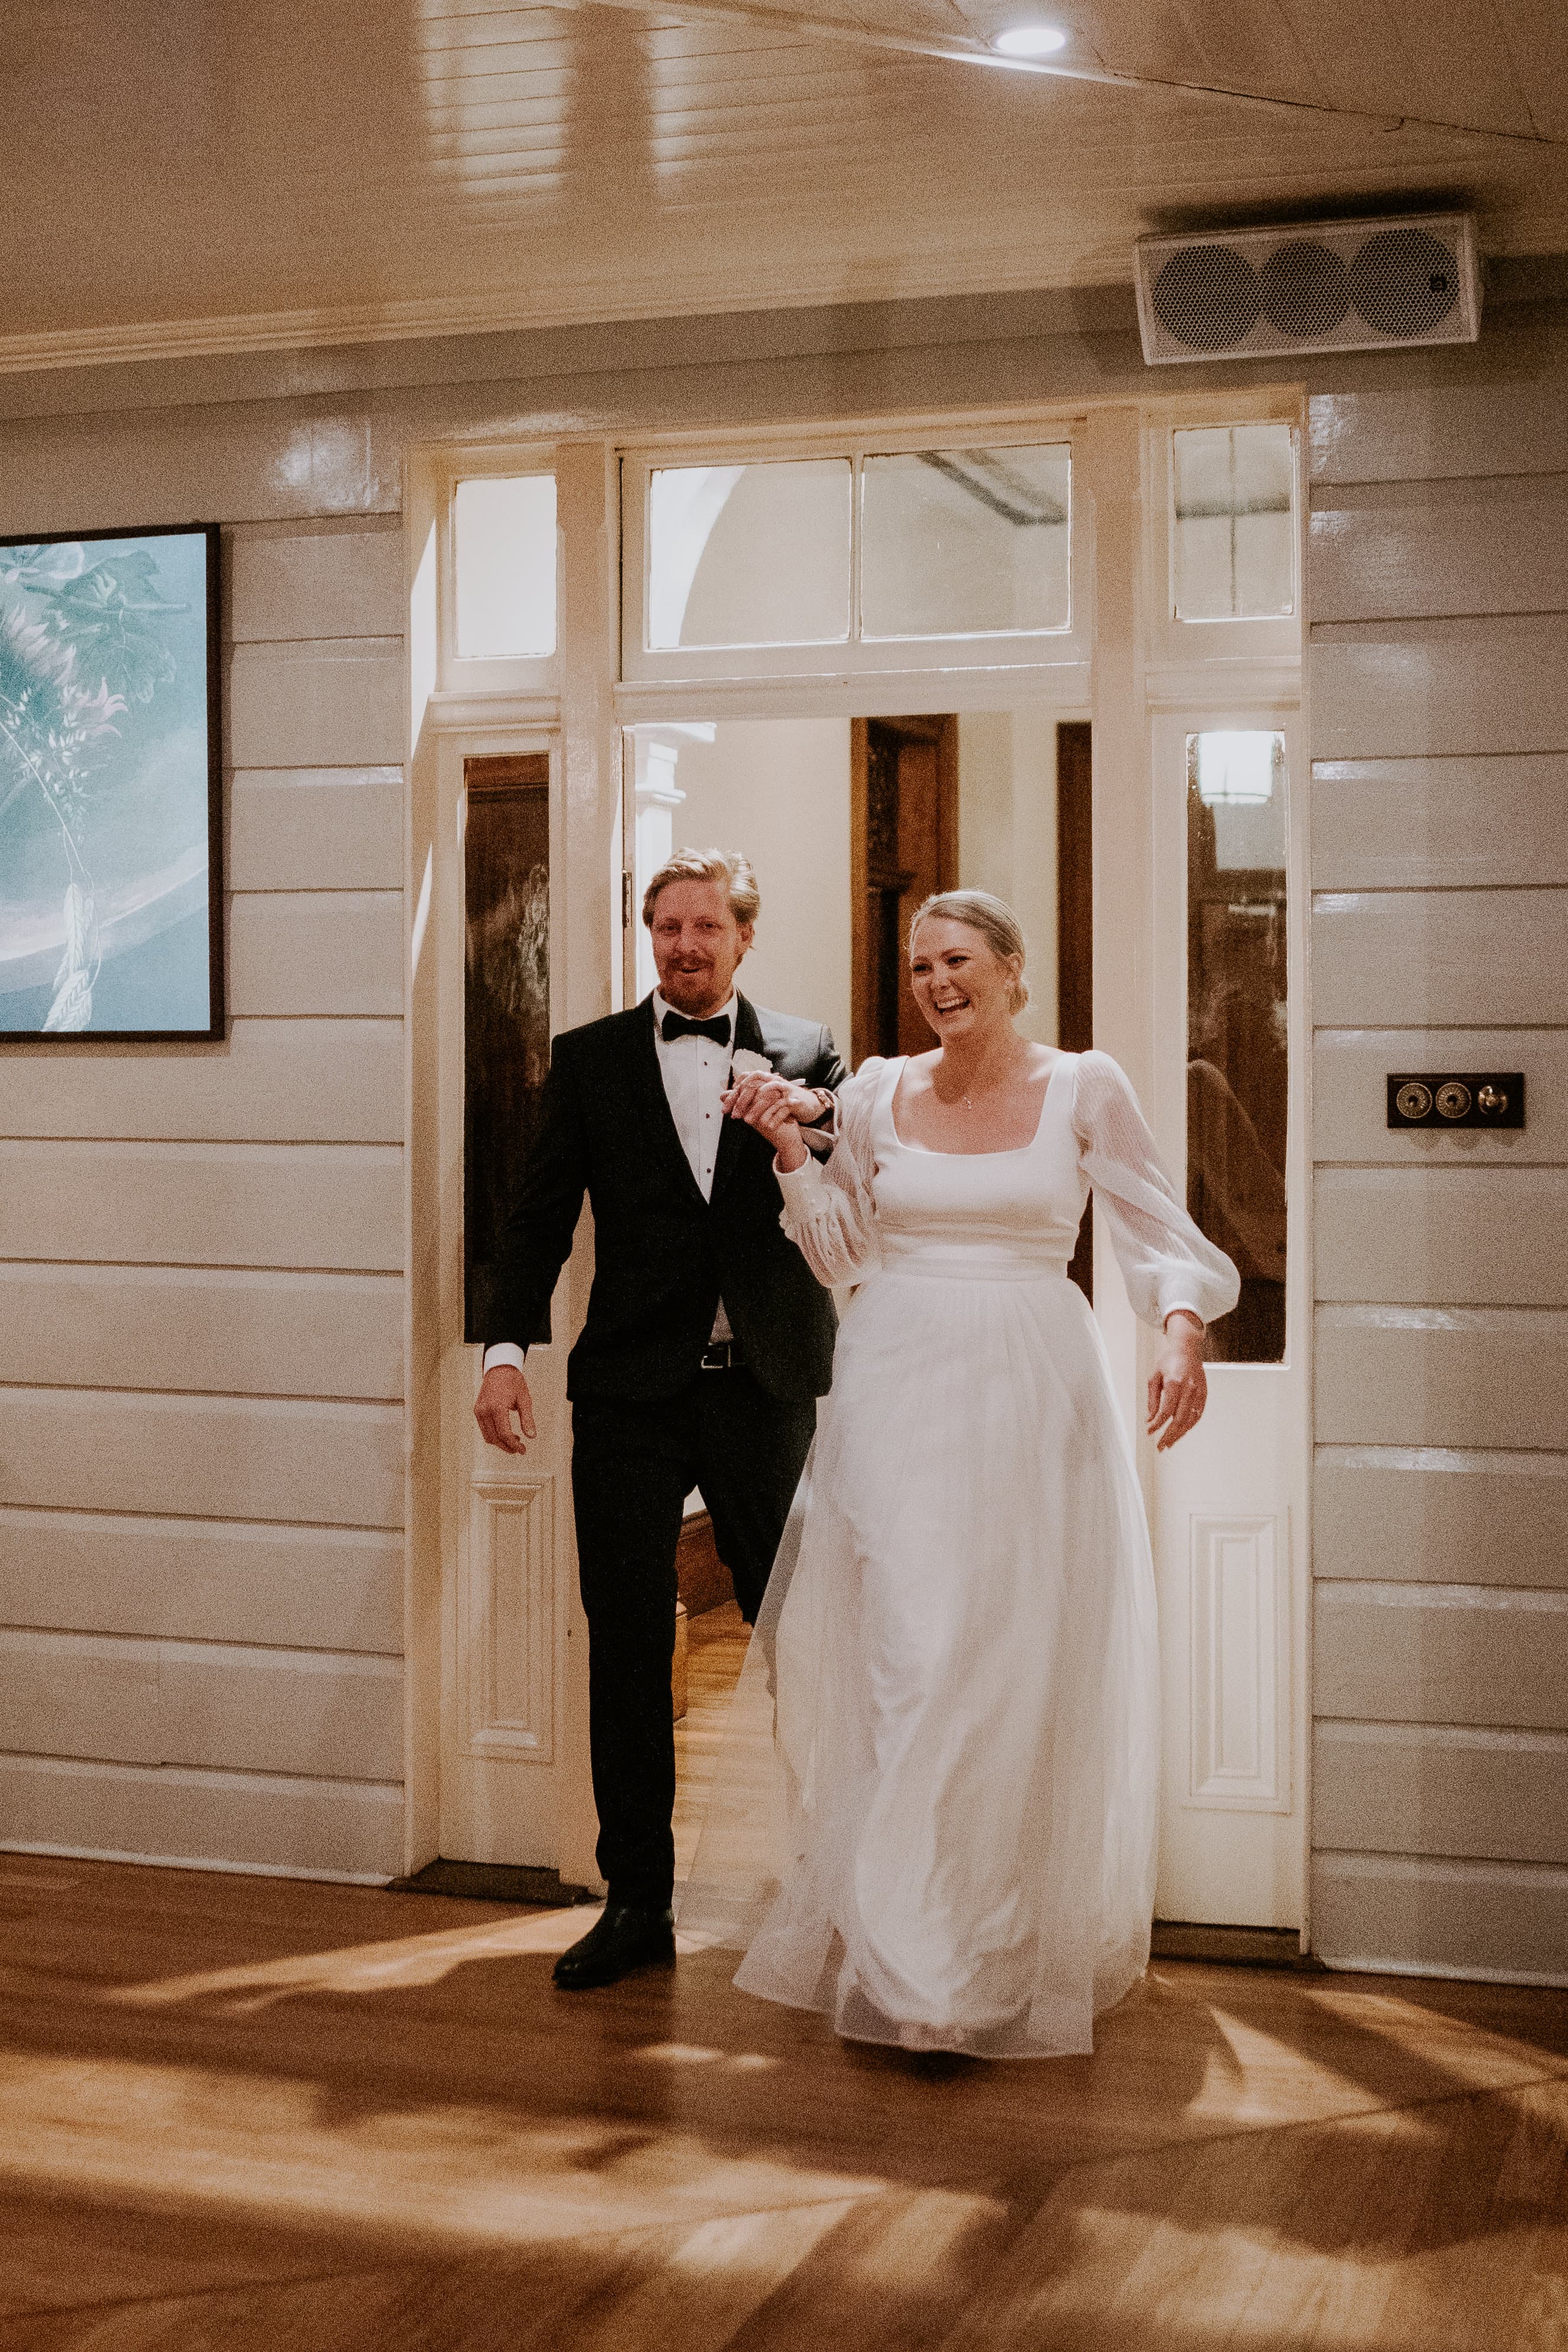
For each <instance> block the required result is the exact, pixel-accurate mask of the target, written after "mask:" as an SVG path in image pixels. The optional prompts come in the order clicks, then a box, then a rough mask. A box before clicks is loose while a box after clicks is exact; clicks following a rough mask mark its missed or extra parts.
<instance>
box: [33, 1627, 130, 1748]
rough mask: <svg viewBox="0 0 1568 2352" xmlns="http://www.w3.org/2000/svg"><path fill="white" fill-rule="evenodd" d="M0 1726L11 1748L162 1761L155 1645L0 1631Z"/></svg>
mask: <svg viewBox="0 0 1568 2352" xmlns="http://www.w3.org/2000/svg"><path fill="white" fill-rule="evenodd" d="M0 1726H3V1727H4V1729H3V1731H0V1739H3V1741H4V1744H5V1747H6V1748H10V1749H14V1750H25V1749H30V1750H31V1751H32V1752H33V1754H35V1755H38V1756H83V1757H99V1758H102V1759H110V1760H111V1761H114V1762H117V1763H121V1764H160V1763H162V1762H163V1748H162V1735H161V1729H160V1702H159V1690H158V1652H157V1648H156V1645H155V1644H154V1643H147V1642H129V1643H128V1642H116V1641H109V1640H105V1639H101V1638H100V1637H97V1636H91V1637H89V1636H88V1635H85V1634H80V1633H0Z"/></svg>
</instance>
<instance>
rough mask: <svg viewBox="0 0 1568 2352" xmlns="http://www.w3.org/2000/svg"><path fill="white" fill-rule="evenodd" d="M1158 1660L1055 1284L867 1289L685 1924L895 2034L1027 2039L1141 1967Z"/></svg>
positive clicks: (1050, 2046)
mask: <svg viewBox="0 0 1568 2352" xmlns="http://www.w3.org/2000/svg"><path fill="white" fill-rule="evenodd" d="M1158 1691H1159V1661H1158V1650H1157V1642H1156V1626H1155V1611H1154V1588H1153V1572H1152V1564H1151V1560H1150V1554H1149V1541H1148V1533H1147V1528H1146V1525H1145V1521H1144V1517H1143V1509H1142V1499H1141V1497H1140V1495H1139V1492H1138V1486H1137V1481H1136V1476H1135V1474H1134V1470H1133V1464H1132V1457H1131V1449H1130V1446H1129V1444H1128V1442H1127V1438H1126V1434H1125V1432H1124V1430H1123V1427H1122V1424H1121V1419H1120V1416H1119V1414H1118V1412H1117V1410H1116V1406H1115V1402H1114V1400H1113V1398H1112V1395H1111V1391H1110V1380H1109V1374H1108V1368H1107V1364H1106V1360H1105V1354H1104V1349H1103V1347H1102V1345H1101V1342H1100V1333H1099V1330H1098V1328H1097V1327H1096V1325H1095V1322H1094V1319H1093V1317H1092V1316H1091V1315H1090V1313H1089V1308H1088V1306H1087V1304H1086V1302H1085V1300H1084V1298H1083V1297H1082V1295H1081V1293H1080V1292H1079V1290H1078V1289H1077V1288H1076V1287H1075V1286H1073V1285H1072V1284H1071V1283H1069V1282H1068V1281H1067V1280H1066V1279H1065V1278H1063V1277H1061V1276H1050V1275H1047V1276H1041V1275H1039V1274H1038V1273H1036V1272H1034V1271H1033V1270H1027V1271H1025V1272H1023V1273H1022V1274H1021V1276H1018V1277H1016V1278H1009V1277H1008V1276H1006V1275H982V1276H977V1275H974V1274H973V1273H964V1274H952V1273H947V1272H942V1271H937V1270H932V1269H930V1268H927V1269H924V1270H918V1271H917V1270H915V1269H913V1268H911V1269H910V1270H909V1271H900V1270H899V1269H898V1268H896V1267H895V1268H892V1269H889V1270H886V1271H883V1272H880V1273H879V1274H878V1275H876V1276H873V1277H872V1279H871V1280H870V1281H868V1283H867V1284H866V1285H865V1286H863V1287H862V1288H861V1289H860V1290H859V1291H858V1293H857V1295H856V1297H855V1298H854V1300H853V1301H852V1303H851V1305H850V1307H849V1309H848V1311H847V1314H846V1317H845V1319H844V1323H843V1327H842V1329H841V1332H840V1336H839V1341H838V1349H837V1359H836V1365H835V1374H834V1385H833V1392H832V1395H831V1396H830V1397H829V1398H828V1399H827V1400H826V1403H825V1405H824V1408H823V1411H822V1414H821V1418H820V1421H819V1424H818V1431H817V1437H816V1445H815V1447H814V1449H813V1455H812V1459H811V1462H810V1464H809V1465H808V1467H807V1472H806V1477H805V1481H804V1482H803V1486H802V1490H801V1493H800V1495H799V1496H797V1499H796V1506H795V1513H794V1515H793V1517H792V1520H791V1524H790V1528H789V1530H788V1532H787V1533H786V1536H785V1539H784V1546H783V1547H782V1549H781V1553H780V1558H779V1562H778V1565H777V1567H776V1568H775V1570H774V1574H773V1582H772V1584H771V1586H770V1589H769V1594H768V1600H767V1602H766V1604H765V1605H764V1608H763V1613H762V1616H761V1619H760V1621H759V1624H758V1628H757V1633H756V1635H755V1638H754V1639H753V1641H752V1647H751V1651H750V1654H749V1655H748V1658H747V1663H746V1666H745V1669H744V1671H743V1673H742V1679H741V1683H740V1685H739V1686H738V1689H737V1691H736V1695H735V1698H734V1701H733V1704H732V1707H731V1717H730V1721H729V1726H728V1729H727V1734H726V1738H725V1742H724V1746H723V1748H722V1750H721V1758H720V1769H719V1775H718V1780H717V1785H716V1789H715V1793H714V1797H713V1801H712V1804H711V1807H710V1814H709V1818H708V1821H707V1823H706V1825H705V1828H704V1832H703V1836H702V1841H701V1843H700V1849H699V1853H698V1856H697V1861H696V1864H695V1867H694V1870H693V1873H692V1875H691V1877H690V1879H689V1882H688V1885H687V1888H686V1892H685V1895H684V1897H683V1900H682V1902H681V1905H680V1912H679V1920H680V1926H681V1928H682V1931H683V1933H684V1934H685V1935H687V1936H692V1937H699V1938H700V1939H703V1940H707V1941H712V1942H719V1943H726V1944H730V1945H731V1946H735V1947H738V1948H743V1949H744V1951H745V1958H744V1960H743V1962H742V1966H741V1968H740V1970H739V1972H738V1974H737V1976H736V1979H735V1981H736V1983H737V1984H738V1985H739V1986H741V1987H742V1989H743V1990H746V1991H748V1992H752V1993H756V1994H759V1995H761V1996H762V1997H763V1999H764V2000H775V2001H782V2002H786V2003H789V2004H791V2005H794V2006H795V2007H799V2008H804V2009H815V2010H818V2011H822V2012H823V2013H825V2014H826V2016H828V2017H830V2018H831V2019H832V2020H833V2021H834V2023H835V2025H836V2027H837V2030H838V2032H840V2033H843V2034H845V2035H847V2036H849V2037H851V2038H854V2039H858V2040H866V2041H873V2042H891V2043H895V2044H900V2045H901V2046H903V2047H905V2048H908V2049H912V2050H935V2049H942V2050H956V2051H965V2052H970V2053H974V2054H976V2055H980V2056H986V2057H998V2058H1002V2057H1023V2056H1047V2055H1053V2054H1061V2053H1070V2052H1087V2051H1089V2050H1090V2049H1091V2048H1092V2046H1093V2020H1094V2017H1095V2015H1096V2013H1097V2012H1098V2011H1101V2010H1103V2009H1106V2008H1108V2007H1109V2006H1110V2005H1111V2004H1112V2003H1113V2002H1115V2001H1117V2000H1120V1999H1121V1997H1122V1995H1123V1994H1124V1993H1126V1991H1127V1990H1129V1988H1130V1987H1131V1985H1132V1984H1133V1983H1134V1982H1135V1981H1136V1980H1137V1979H1138V1978H1139V1976H1140V1975H1141V1974H1142V1970H1143V1969H1144V1967H1145V1965H1146V1963H1147V1959H1148V1952H1149V1926H1150V1918H1151V1914H1152V1907H1153V1880H1154V1862H1155V1837H1156V1825H1157V1800H1158V1770H1159V1764H1158V1758H1159V1726H1158Z"/></svg>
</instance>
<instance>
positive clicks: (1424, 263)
mask: <svg viewBox="0 0 1568 2352" xmlns="http://www.w3.org/2000/svg"><path fill="white" fill-rule="evenodd" d="M1137 257H1138V323H1139V325H1140V326H1141V328H1142V331H1143V356H1144V358H1145V359H1146V360H1147V361H1148V362H1149V363H1150V365H1151V366H1161V365H1168V364H1169V363H1170V362H1172V361H1174V360H1212V359H1220V358H1225V359H1252V358H1255V357H1256V358H1258V359H1262V358H1264V357H1266V356H1268V354H1270V353H1273V352H1371V351H1382V350H1384V349H1385V348H1391V347H1393V346H1394V345H1396V344H1401V343H1473V342H1474V341H1475V340H1476V337H1477V336H1478V335H1479V332H1480V325H1481V280H1480V268H1479V262H1478V260H1477V257H1476V229H1475V222H1474V219H1473V218H1472V216H1471V215H1469V214H1468V213H1426V214H1419V215H1409V216H1407V217H1406V218H1405V219H1403V220H1372V221H1308V222H1304V223H1302V224H1300V226H1293V227H1289V228H1247V229H1215V230H1205V231H1204V232H1203V233H1202V234H1201V235H1198V236H1145V237H1141V238H1140V239H1139V241H1138V247H1137Z"/></svg>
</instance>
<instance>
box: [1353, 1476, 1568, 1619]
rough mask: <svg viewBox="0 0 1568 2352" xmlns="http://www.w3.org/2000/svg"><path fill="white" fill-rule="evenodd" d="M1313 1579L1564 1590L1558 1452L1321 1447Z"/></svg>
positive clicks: (1565, 1506) (1567, 1507)
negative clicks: (1395, 1581)
mask: <svg viewBox="0 0 1568 2352" xmlns="http://www.w3.org/2000/svg"><path fill="white" fill-rule="evenodd" d="M1312 1494H1313V1517H1312V1566H1313V1570H1314V1572H1315V1573H1316V1574H1317V1575H1318V1576H1320V1577H1365V1578H1374V1579H1383V1580H1390V1579H1400V1578H1406V1579H1409V1580H1415V1581H1431V1582H1433V1583H1444V1582H1447V1583H1453V1584H1467V1583H1469V1584H1506V1585H1542V1586H1552V1587H1557V1588H1568V1454H1515V1453H1507V1452H1501V1451H1497V1452H1487V1451H1485V1450H1468V1449H1465V1448H1461V1447H1444V1446H1438V1445H1416V1446H1397V1445H1320V1446H1319V1448H1318V1451H1317V1459H1316V1464H1315V1466H1314V1471H1313V1481H1312Z"/></svg>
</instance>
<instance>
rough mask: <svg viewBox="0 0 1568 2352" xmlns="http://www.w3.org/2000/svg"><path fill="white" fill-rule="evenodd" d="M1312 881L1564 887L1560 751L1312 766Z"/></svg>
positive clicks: (1567, 837)
mask: <svg viewBox="0 0 1568 2352" xmlns="http://www.w3.org/2000/svg"><path fill="white" fill-rule="evenodd" d="M1564 549H1565V553H1568V538H1565V541H1564ZM1312 882H1313V887H1315V888H1316V889H1319V890H1374V889H1375V890H1388V889H1408V890H1415V889H1442V890H1456V889H1464V888H1466V887H1469V888H1489V887H1495V886H1498V885H1500V884H1501V885H1506V884H1508V883H1510V882H1513V883H1527V884H1528V883H1542V882H1554V883H1559V884H1563V883H1568V754H1565V753H1563V752H1555V751H1531V752H1522V753H1521V754H1520V755H1519V756H1518V757H1517V758H1514V759H1499V760H1485V759H1468V760H1439V759H1425V760H1324V761H1319V763H1318V764H1317V766H1316V767H1314V769H1313V771H1312Z"/></svg>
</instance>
